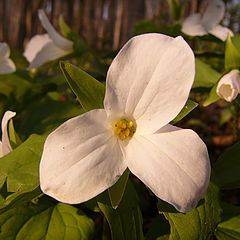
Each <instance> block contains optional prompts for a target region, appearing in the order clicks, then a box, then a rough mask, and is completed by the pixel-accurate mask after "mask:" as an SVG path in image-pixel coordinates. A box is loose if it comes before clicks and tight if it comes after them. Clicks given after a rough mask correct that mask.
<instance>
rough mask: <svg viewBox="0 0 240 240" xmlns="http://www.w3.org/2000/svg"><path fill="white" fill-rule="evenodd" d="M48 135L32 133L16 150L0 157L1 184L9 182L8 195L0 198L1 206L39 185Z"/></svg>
mask: <svg viewBox="0 0 240 240" xmlns="http://www.w3.org/2000/svg"><path fill="white" fill-rule="evenodd" d="M45 138H46V136H39V135H32V136H30V137H29V138H28V139H27V140H26V141H25V142H24V143H22V144H21V145H20V146H19V147H17V148H16V149H14V151H12V152H10V153H9V154H7V155H5V156H4V157H2V158H1V159H0V176H1V177H0V186H3V185H4V183H5V181H6V183H7V192H8V194H7V196H4V199H0V208H3V207H5V206H7V205H8V204H9V203H11V201H13V200H14V199H15V198H16V197H18V196H19V195H20V194H22V193H25V192H30V191H33V190H34V189H35V188H37V187H38V185H39V180H38V179H39V177H38V172H39V170H38V166H39V161H40V158H41V155H42V148H43V143H44V141H45Z"/></svg>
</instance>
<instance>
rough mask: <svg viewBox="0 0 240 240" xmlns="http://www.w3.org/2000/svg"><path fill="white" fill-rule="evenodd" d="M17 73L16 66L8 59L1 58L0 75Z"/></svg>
mask: <svg viewBox="0 0 240 240" xmlns="http://www.w3.org/2000/svg"><path fill="white" fill-rule="evenodd" d="M15 71H16V67H15V64H14V63H13V61H12V60H11V59H9V58H7V57H3V58H2V59H1V57H0V74H7V73H12V72H15Z"/></svg>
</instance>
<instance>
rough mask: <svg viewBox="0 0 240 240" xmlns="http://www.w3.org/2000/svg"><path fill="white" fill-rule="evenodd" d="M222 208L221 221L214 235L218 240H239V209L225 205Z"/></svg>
mask: <svg viewBox="0 0 240 240" xmlns="http://www.w3.org/2000/svg"><path fill="white" fill-rule="evenodd" d="M222 206H223V219H222V222H221V223H219V224H218V226H217V229H216V232H215V235H216V237H217V239H219V240H223V239H224V240H238V239H240V207H239V206H233V205H230V204H227V203H224V204H222Z"/></svg>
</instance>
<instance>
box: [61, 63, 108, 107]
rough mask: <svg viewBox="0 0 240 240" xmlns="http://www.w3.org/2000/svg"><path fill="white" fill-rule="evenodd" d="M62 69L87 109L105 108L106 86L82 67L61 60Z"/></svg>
mask: <svg viewBox="0 0 240 240" xmlns="http://www.w3.org/2000/svg"><path fill="white" fill-rule="evenodd" d="M60 67H61V70H62V72H63V74H64V76H65V78H66V80H67V82H68V84H69V85H70V87H71V89H72V90H73V92H74V93H75V95H76V96H77V99H78V101H79V102H80V103H81V105H82V107H83V108H84V110H85V111H89V110H92V109H98V108H103V99H104V94H105V87H104V85H103V84H101V83H100V82H98V81H97V80H96V79H94V78H93V77H91V76H90V75H88V74H87V73H86V72H84V71H82V70H81V69H80V68H78V67H76V66H74V65H72V64H70V63H67V62H60Z"/></svg>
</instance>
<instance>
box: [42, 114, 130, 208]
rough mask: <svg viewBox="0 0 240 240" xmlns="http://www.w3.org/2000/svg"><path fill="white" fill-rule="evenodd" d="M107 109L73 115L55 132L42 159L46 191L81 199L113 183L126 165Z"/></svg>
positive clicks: (64, 198) (62, 197)
mask: <svg viewBox="0 0 240 240" xmlns="http://www.w3.org/2000/svg"><path fill="white" fill-rule="evenodd" d="M109 127H110V126H109V123H108V121H107V117H106V112H105V110H92V111H90V112H88V113H85V114H83V115H80V116H78V117H75V118H72V119H70V120H68V121H67V122H65V123H64V124H62V125H61V126H60V127H59V128H57V129H56V130H55V131H54V132H52V133H51V134H50V135H49V136H48V138H47V140H46V142H45V145H44V150H43V155H42V159H41V163H40V186H41V189H42V190H43V192H44V193H46V194H48V195H50V196H52V197H54V198H56V199H57V200H59V201H62V202H66V203H71V204H75V203H81V202H84V201H87V200H89V199H90V198H93V197H95V196H96V195H98V194H99V193H101V192H103V191H104V190H106V189H107V188H109V187H110V186H112V185H113V184H114V183H115V182H116V181H117V180H118V178H119V177H120V176H121V174H122V173H123V172H124V170H125V169H126V164H125V163H124V162H123V157H122V152H121V149H120V147H119V145H118V141H117V139H116V138H115V137H114V136H113V134H112V130H111V129H110V128H109Z"/></svg>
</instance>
